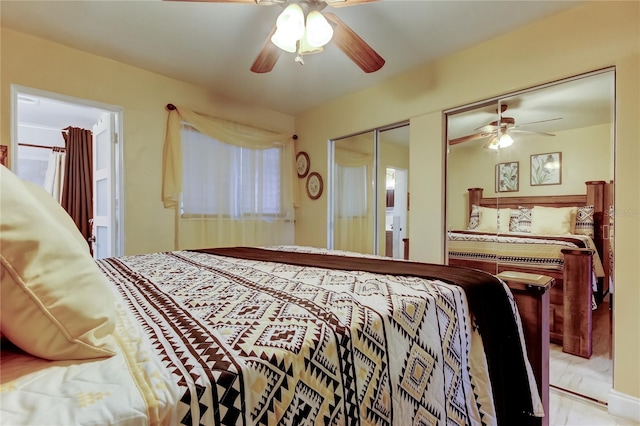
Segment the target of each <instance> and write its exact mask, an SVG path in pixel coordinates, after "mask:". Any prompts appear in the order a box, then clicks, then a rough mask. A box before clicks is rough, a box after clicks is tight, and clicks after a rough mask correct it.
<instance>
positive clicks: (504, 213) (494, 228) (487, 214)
mask: <svg viewBox="0 0 640 426" xmlns="http://www.w3.org/2000/svg"><path fill="white" fill-rule="evenodd" d="M498 214H499V216H498ZM510 220H511V209H500V210H499V213H498V209H494V208H491V207H480V218H479V221H478V226H477V227H476V231H481V232H498V230H499V232H502V233H505V232H509V221H510Z"/></svg>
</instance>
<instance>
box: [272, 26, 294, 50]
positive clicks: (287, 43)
mask: <svg viewBox="0 0 640 426" xmlns="http://www.w3.org/2000/svg"><path fill="white" fill-rule="evenodd" d="M271 42H272V43H273V44H275V45H276V46H278V47H279V48H280V49H282V50H284V51H285V52H289V53H296V48H297V42H298V41H297V40H295V39H292V38H289V37H287V36H286V35H284V34H282V33H280V32H279V30H276V32H275V33H274V34H273V35H272V36H271Z"/></svg>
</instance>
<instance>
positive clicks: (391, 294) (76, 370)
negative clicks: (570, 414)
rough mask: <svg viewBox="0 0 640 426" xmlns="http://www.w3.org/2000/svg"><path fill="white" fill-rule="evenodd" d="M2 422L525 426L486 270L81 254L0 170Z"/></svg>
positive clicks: (50, 213)
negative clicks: (484, 425) (115, 256)
mask: <svg viewBox="0 0 640 426" xmlns="http://www.w3.org/2000/svg"><path fill="white" fill-rule="evenodd" d="M0 171H1V172H2V174H1V175H0V184H1V185H2V187H1V188H0V190H1V194H2V203H1V204H0V206H1V209H2V211H1V212H0V220H1V222H0V231H1V232H0V238H1V241H0V248H1V256H0V260H1V266H2V269H0V275H1V279H2V281H1V283H2V298H1V299H0V303H1V312H0V313H1V316H0V320H1V330H2V345H1V351H2V353H1V354H0V373H1V374H0V418H1V419H2V423H3V424H11V425H18V424H48V425H57V424H59V425H69V424H83V425H90V424H95V425H98V424H100V425H103V424H113V425H140V424H168V425H178V424H184V425H218V424H225V425H226V424H238V425H249V424H291V425H298V424H331V425H333V424H335V425H341V424H380V425H385V424H387V425H405V424H487V425H490V424H530V423H535V422H536V421H539V420H540V416H542V415H543V411H544V408H543V407H542V403H541V399H540V396H539V392H538V389H537V388H536V381H535V379H534V377H533V373H532V369H531V365H530V363H529V361H528V359H527V356H526V349H525V347H524V343H523V334H522V324H521V322H520V317H519V315H518V313H517V307H516V305H515V304H514V300H513V297H512V294H511V293H510V292H509V290H508V288H507V287H506V285H505V284H504V282H502V281H500V280H499V279H497V278H496V277H495V276H492V275H490V274H486V273H482V272H478V271H474V270H470V269H467V268H454V267H448V266H444V265H429V264H422V263H415V262H405V261H394V260H387V259H384V258H379V257H373V256H358V255H355V254H353V253H346V252H338V251H327V250H323V249H315V248H305V247H297V246H284V247H269V248H237V247H236V248H214V249H203V250H192V251H174V252H162V253H152V254H141V255H135V256H124V257H119V258H109V259H103V260H99V261H94V260H93V259H92V258H91V257H90V255H89V251H88V246H87V243H86V242H85V241H84V240H83V239H82V237H81V236H80V237H78V235H79V232H77V230H76V229H75V225H74V224H73V222H72V221H71V219H70V218H69V216H66V215H65V214H64V211H62V209H61V208H60V207H59V206H58V205H57V204H56V203H55V202H54V201H53V199H51V198H49V199H47V196H48V195H47V194H46V193H43V191H42V190H41V189H40V188H37V187H35V186H33V185H30V184H28V183H25V182H23V181H21V180H20V179H19V178H17V177H16V176H15V175H13V174H11V173H10V172H9V171H8V170H7V169H5V168H1V170H0Z"/></svg>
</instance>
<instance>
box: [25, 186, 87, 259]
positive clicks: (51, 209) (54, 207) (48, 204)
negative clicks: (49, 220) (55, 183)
mask: <svg viewBox="0 0 640 426" xmlns="http://www.w3.org/2000/svg"><path fill="white" fill-rule="evenodd" d="M22 183H23V184H24V186H25V187H26V188H27V190H28V191H29V193H30V194H31V195H33V196H34V197H35V198H37V200H38V202H39V203H40V205H41V206H42V208H44V209H45V213H49V214H50V215H51V216H53V218H54V219H56V220H57V221H58V222H60V224H61V225H62V226H64V227H65V229H67V230H68V231H69V232H70V233H71V235H73V238H75V239H76V240H78V242H79V243H80V245H81V246H82V248H83V249H84V250H86V251H87V252H89V243H88V242H87V240H85V238H84V237H83V236H82V233H81V232H80V230H79V229H78V227H77V226H76V223H75V222H74V221H73V219H71V216H69V214H68V213H67V211H66V210H65V209H64V208H63V207H62V206H61V205H60V203H58V202H57V201H56V200H55V199H54V198H53V197H52V196H51V194H49V193H48V192H47V191H45V190H44V188H43V187H41V186H40V185H36V184H35V183H33V182H29V181H28V180H23V181H22Z"/></svg>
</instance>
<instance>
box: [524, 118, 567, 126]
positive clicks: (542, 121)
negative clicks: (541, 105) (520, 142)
mask: <svg viewBox="0 0 640 426" xmlns="http://www.w3.org/2000/svg"><path fill="white" fill-rule="evenodd" d="M558 120H562V117H556V118H550V119H548V120H539V121H530V122H529V123H522V124H518V125H517V126H514V127H522V126H528V125H530V124H538V123H548V122H549V121H558Z"/></svg>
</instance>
